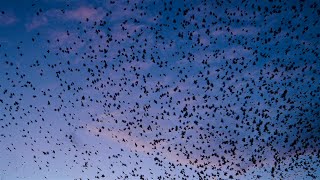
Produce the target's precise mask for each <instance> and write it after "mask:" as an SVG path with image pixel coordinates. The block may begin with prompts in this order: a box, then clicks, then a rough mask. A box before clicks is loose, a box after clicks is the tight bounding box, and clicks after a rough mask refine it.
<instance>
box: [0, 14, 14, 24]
mask: <svg viewBox="0 0 320 180" xmlns="http://www.w3.org/2000/svg"><path fill="white" fill-rule="evenodd" d="M17 21H18V19H17V18H16V16H15V15H13V14H1V15H0V26H8V25H12V24H14V23H16V22H17Z"/></svg>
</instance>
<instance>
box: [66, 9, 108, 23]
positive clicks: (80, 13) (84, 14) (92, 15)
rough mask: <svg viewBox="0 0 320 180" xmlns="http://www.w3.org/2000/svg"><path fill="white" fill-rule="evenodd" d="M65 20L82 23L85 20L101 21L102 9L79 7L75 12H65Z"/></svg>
mask: <svg viewBox="0 0 320 180" xmlns="http://www.w3.org/2000/svg"><path fill="white" fill-rule="evenodd" d="M66 18H67V19H71V20H79V21H84V20H86V19H87V18H88V19H89V20H94V21H97V20H101V19H102V18H103V13H102V9H95V8H91V7H80V8H78V9H75V10H70V11H67V12H66Z"/></svg>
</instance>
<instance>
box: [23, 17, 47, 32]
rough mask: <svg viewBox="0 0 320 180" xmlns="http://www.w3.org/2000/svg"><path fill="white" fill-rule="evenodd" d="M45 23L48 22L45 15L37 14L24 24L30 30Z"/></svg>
mask: <svg viewBox="0 0 320 180" xmlns="http://www.w3.org/2000/svg"><path fill="white" fill-rule="evenodd" d="M46 24H48V18H47V17H46V16H37V17H34V18H33V19H32V21H31V22H30V23H27V24H26V25H25V26H26V28H27V30H28V31H31V30H33V29H36V28H38V27H40V26H43V25H46Z"/></svg>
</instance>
